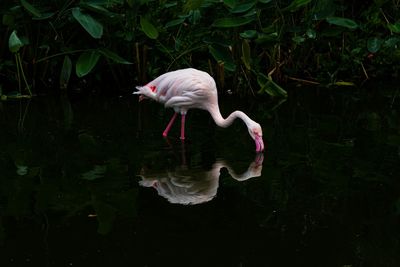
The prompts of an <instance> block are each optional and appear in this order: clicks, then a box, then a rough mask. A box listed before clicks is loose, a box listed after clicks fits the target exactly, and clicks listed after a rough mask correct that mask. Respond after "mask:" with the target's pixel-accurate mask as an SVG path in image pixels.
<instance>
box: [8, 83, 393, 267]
mask: <svg viewBox="0 0 400 267" xmlns="http://www.w3.org/2000/svg"><path fill="white" fill-rule="evenodd" d="M290 92H291V93H290V97H289V99H288V100H287V101H286V102H283V103H279V100H273V101H268V102H263V101H260V102H257V101H254V100H251V99H249V100H243V99H242V100H239V99H233V98H231V97H225V99H223V101H222V104H221V110H222V114H223V115H228V114H229V113H230V112H231V111H233V110H235V109H241V110H243V111H245V112H246V113H247V114H249V115H250V116H251V117H252V118H253V119H254V120H256V121H258V122H260V124H261V125H262V126H263V131H264V142H265V144H266V147H267V150H266V152H265V153H264V154H262V155H256V153H255V152H254V143H253V141H252V140H251V139H250V137H249V135H248V133H247V129H246V128H245V126H244V125H243V123H240V122H235V124H234V125H232V126H231V127H230V128H228V129H221V128H217V127H215V125H214V123H213V121H212V119H211V118H210V116H209V115H208V114H207V113H206V112H203V111H190V112H189V114H188V118H187V119H188V121H187V140H186V141H185V143H184V144H182V143H181V141H180V140H179V139H178V136H179V123H177V125H175V127H174V128H173V130H172V131H171V133H170V137H169V138H168V139H164V138H162V136H161V133H162V131H163V129H164V127H165V125H166V123H167V122H168V120H169V117H170V116H171V115H172V111H171V110H167V111H165V110H164V109H163V107H161V106H160V105H158V104H157V103H153V102H146V103H143V104H141V105H140V106H139V105H138V104H137V102H136V101H137V99H136V98H135V97H133V96H132V97H111V98H102V97H94V98H83V97H79V96H78V97H69V98H68V97H57V98H53V97H38V98H36V99H33V100H32V101H30V102H27V101H23V102H6V103H4V102H3V103H0V126H1V131H0V147H1V149H0V173H1V175H0V264H1V266H110V265H113V266H399V263H400V259H399V258H400V256H399V255H400V254H399V253H398V252H399V251H400V227H399V226H400V223H399V214H400V190H399V189H400V180H399V179H398V176H399V173H400V150H399V148H400V114H399V107H400V101H399V99H398V97H396V94H397V93H398V89H397V88H387V89H386V88H385V90H377V88H371V89H368V90H356V89H337V90H333V89H315V88H294V89H293V90H291V91H290ZM250 174H251V175H250Z"/></svg>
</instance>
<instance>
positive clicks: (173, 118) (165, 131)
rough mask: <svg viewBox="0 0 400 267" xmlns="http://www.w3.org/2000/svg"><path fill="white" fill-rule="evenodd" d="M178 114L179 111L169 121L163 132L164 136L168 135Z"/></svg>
mask: <svg viewBox="0 0 400 267" xmlns="http://www.w3.org/2000/svg"><path fill="white" fill-rule="evenodd" d="M177 115H178V113H176V112H175V113H174V115H173V116H172V118H171V120H170V121H169V123H168V125H167V128H165V130H164V132H163V134H162V135H163V136H164V137H167V135H168V132H169V130H171V127H172V124H174V121H175V119H176V116H177Z"/></svg>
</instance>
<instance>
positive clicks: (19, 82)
mask: <svg viewBox="0 0 400 267" xmlns="http://www.w3.org/2000/svg"><path fill="white" fill-rule="evenodd" d="M14 56H15V64H16V65H17V80H18V89H19V93H20V94H22V92H21V74H20V73H19V61H18V56H17V54H14Z"/></svg>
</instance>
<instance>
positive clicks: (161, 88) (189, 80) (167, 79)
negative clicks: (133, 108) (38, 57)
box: [134, 68, 264, 152]
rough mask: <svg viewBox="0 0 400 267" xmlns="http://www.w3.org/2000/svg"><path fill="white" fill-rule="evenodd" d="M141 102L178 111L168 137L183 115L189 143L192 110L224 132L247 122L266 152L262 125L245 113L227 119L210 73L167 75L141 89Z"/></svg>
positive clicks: (187, 71) (258, 146)
mask: <svg viewBox="0 0 400 267" xmlns="http://www.w3.org/2000/svg"><path fill="white" fill-rule="evenodd" d="M136 89H137V90H138V91H137V92H134V94H139V95H140V97H139V101H140V100H142V99H144V98H150V99H153V100H155V101H157V102H160V103H162V104H164V106H165V107H166V108H173V109H174V110H175V113H174V115H173V116H172V118H171V120H170V122H169V123H168V125H167V127H166V128H165V130H164V132H163V136H164V137H166V136H167V135H168V132H169V130H170V129H171V127H172V124H173V123H174V121H175V119H176V117H177V115H178V113H180V114H181V137H180V138H181V139H182V140H184V139H185V118H186V113H187V111H188V110H189V109H191V108H198V109H203V110H207V111H208V112H209V113H210V114H211V116H212V118H213V119H214V121H215V123H216V124H217V125H218V126H220V127H223V128H226V127H228V126H230V125H231V124H232V123H233V121H234V120H235V119H236V118H239V119H241V120H243V122H244V123H245V124H246V126H247V129H248V131H249V134H250V136H251V138H252V139H253V140H254V141H255V143H256V152H261V151H263V150H264V142H263V139H262V129H261V126H260V124H258V123H257V122H255V121H253V120H252V119H250V118H249V117H248V116H247V115H246V114H245V113H244V112H242V111H234V112H232V113H231V114H230V115H229V116H228V117H227V118H226V119H224V118H223V117H222V115H221V112H220V110H219V107H218V93H217V87H216V85H215V81H214V79H213V78H212V77H211V76H210V75H209V74H208V73H206V72H204V71H200V70H196V69H192V68H189V69H181V70H176V71H171V72H167V73H164V74H163V75H161V76H159V77H157V78H156V79H154V80H153V81H151V82H149V83H148V84H146V85H145V86H137V87H136Z"/></svg>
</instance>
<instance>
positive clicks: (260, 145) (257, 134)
mask: <svg viewBox="0 0 400 267" xmlns="http://www.w3.org/2000/svg"><path fill="white" fill-rule="evenodd" d="M249 134H250V136H251V138H253V140H254V142H255V143H256V152H262V151H264V141H263V139H262V129H261V126H260V124H258V123H256V122H254V123H252V124H251V125H250V127H249Z"/></svg>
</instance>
